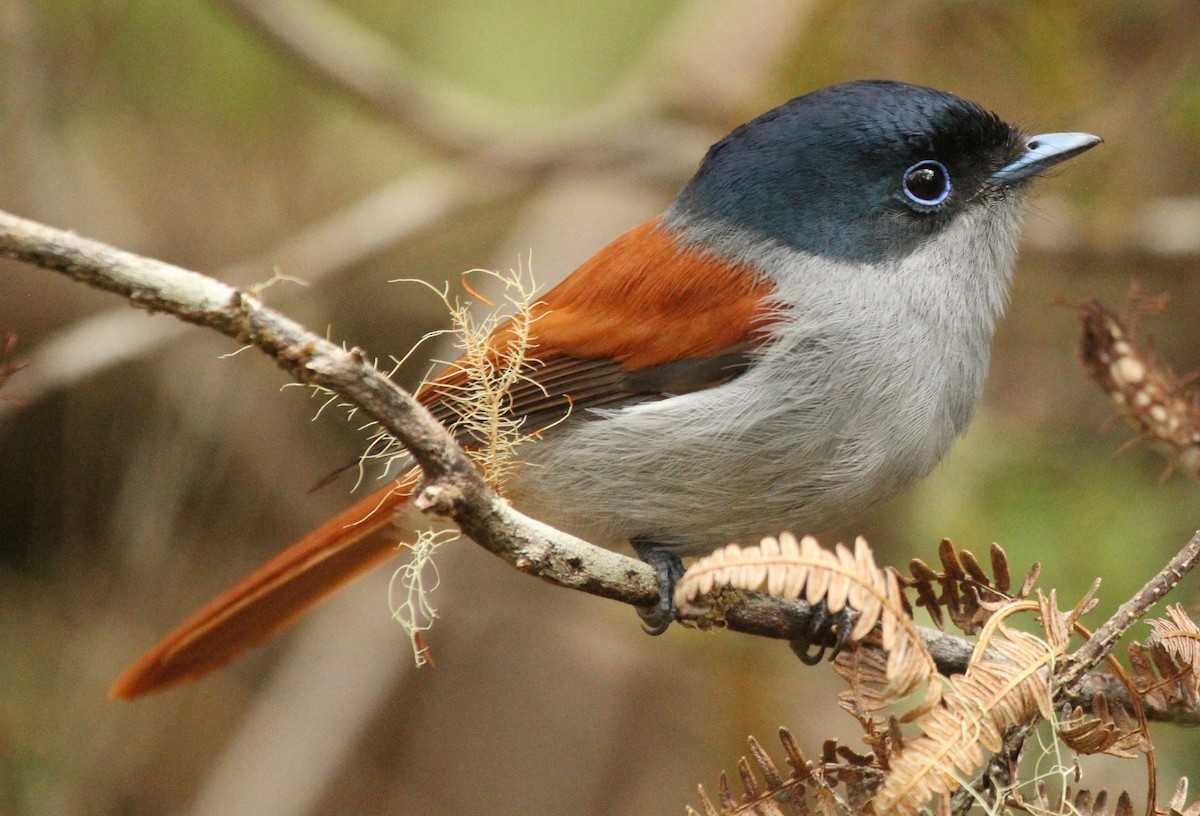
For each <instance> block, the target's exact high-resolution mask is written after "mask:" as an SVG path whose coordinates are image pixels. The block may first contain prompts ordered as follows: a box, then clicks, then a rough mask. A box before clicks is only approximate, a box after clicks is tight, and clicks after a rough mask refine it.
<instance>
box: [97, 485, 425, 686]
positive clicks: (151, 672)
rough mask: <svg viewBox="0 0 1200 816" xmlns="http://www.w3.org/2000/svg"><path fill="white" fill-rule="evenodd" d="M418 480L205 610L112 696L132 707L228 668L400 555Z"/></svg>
mask: <svg viewBox="0 0 1200 816" xmlns="http://www.w3.org/2000/svg"><path fill="white" fill-rule="evenodd" d="M416 484H417V476H416V474H415V473H412V474H409V475H408V476H406V477H404V478H401V479H400V480H398V481H396V482H394V483H392V484H390V485H389V486H388V487H386V488H384V489H382V490H379V491H376V492H375V493H372V494H371V495H369V496H367V497H365V498H364V499H362V500H361V501H359V502H356V503H355V504H354V505H352V506H351V507H349V508H347V509H346V510H344V511H343V512H341V513H339V514H338V515H337V516H335V517H333V518H331V519H329V520H328V521H327V522H325V523H324V524H322V525H321V526H320V527H317V528H316V529H315V530H313V531H312V532H310V533H309V534H308V535H306V536H304V538H302V539H300V540H299V541H297V542H296V543H295V544H293V545H292V546H290V547H288V548H287V549H286V550H284V551H283V552H281V553H279V554H278V555H276V556H275V557H274V558H272V559H271V560H270V561H268V562H266V563H265V564H263V565H262V566H261V567H259V568H258V569H256V570H255V571H254V572H252V573H250V574H249V575H247V576H246V577H245V578H243V579H242V580H241V581H239V582H238V583H237V584H235V585H234V586H232V587H230V588H229V589H227V590H226V591H225V592H223V593H221V594H220V595H218V596H217V597H216V598H214V599H213V600H211V601H210V602H209V603H207V604H205V605H204V606H203V607H202V608H201V609H199V610H198V611H197V612H196V613H195V614H194V615H192V616H191V617H190V618H188V619H187V620H185V621H184V622H183V623H181V624H180V625H179V626H178V627H176V628H175V630H174V631H173V632H171V633H170V634H169V635H167V636H166V637H165V638H163V639H162V640H161V641H160V642H159V643H158V645H156V646H155V647H154V648H152V649H151V650H150V651H148V652H146V654H144V655H142V656H141V657H140V658H139V659H138V660H137V661H136V662H134V663H133V664H132V665H131V666H130V667H129V668H128V669H126V670H125V672H124V673H122V674H121V676H120V677H118V678H117V680H116V682H115V683H113V685H112V687H111V688H110V689H109V697H111V698H119V699H123V700H131V699H133V698H135V697H140V696H142V695H143V694H148V693H150V692H152V691H158V690H160V689H164V688H167V687H169V686H173V685H175V684H176V683H181V682H183V681H185V680H196V679H198V678H200V677H203V676H204V675H206V674H208V673H209V672H212V671H215V670H216V669H219V668H221V667H222V666H224V665H226V664H227V663H230V662H232V661H233V660H234V659H235V658H237V657H238V656H239V655H241V654H242V653H243V652H245V651H246V650H247V649H250V648H252V647H254V646H257V645H259V644H260V643H262V642H263V641H265V640H268V639H269V638H271V637H272V636H274V635H276V634H278V633H279V632H280V631H282V630H283V629H286V628H287V627H288V626H290V625H291V624H293V623H295V622H296V621H297V620H299V618H300V617H302V616H303V615H304V614H305V613H306V612H307V611H308V610H309V609H311V608H312V607H313V606H315V605H316V604H318V603H320V602H321V601H322V600H323V599H324V598H325V597H326V596H328V595H330V594H331V593H332V592H334V591H335V590H336V589H338V588H339V587H341V586H342V585H343V584H345V583H347V582H349V581H351V580H352V579H354V578H356V577H358V576H359V575H360V574H362V573H363V572H365V571H366V570H368V569H370V568H371V567H373V566H375V565H376V564H378V563H380V562H381V561H384V560H385V559H387V558H388V557H390V556H391V555H394V554H395V553H396V545H397V543H398V538H399V535H398V532H397V531H396V530H395V525H394V524H393V523H392V520H393V517H394V516H395V514H396V512H397V511H398V510H400V509H401V508H402V507H403V506H404V505H405V504H406V503H407V502H408V500H409V499H410V498H411V496H412V493H413V490H414V489H415V487H416Z"/></svg>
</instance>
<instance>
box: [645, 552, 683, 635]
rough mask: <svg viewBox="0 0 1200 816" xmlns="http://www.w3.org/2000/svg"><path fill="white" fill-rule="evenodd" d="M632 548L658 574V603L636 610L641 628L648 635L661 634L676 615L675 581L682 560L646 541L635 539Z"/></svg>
mask: <svg viewBox="0 0 1200 816" xmlns="http://www.w3.org/2000/svg"><path fill="white" fill-rule="evenodd" d="M633 549H634V550H635V551H636V552H637V554H638V557H639V558H641V559H642V560H643V561H645V562H646V563H647V564H649V565H650V566H651V567H653V568H654V572H655V575H657V576H658V603H657V604H655V605H654V606H649V607H643V608H641V609H638V611H637V613H638V616H639V617H641V619H642V630H643V631H644V632H645V633H646V634H648V635H661V634H662V633H663V632H665V631H667V628H668V627H669V626H670V625H671V622H672V621H673V620H675V617H676V614H675V613H676V610H675V583H676V582H677V581H678V580H679V579H680V578H682V577H683V562H682V561H680V560H679V556H677V555H675V554H673V553H671V552H668V551H667V550H663V549H660V548H658V547H656V546H655V545H654V544H653V543H650V542H647V541H640V540H637V539H635V540H634V541H633Z"/></svg>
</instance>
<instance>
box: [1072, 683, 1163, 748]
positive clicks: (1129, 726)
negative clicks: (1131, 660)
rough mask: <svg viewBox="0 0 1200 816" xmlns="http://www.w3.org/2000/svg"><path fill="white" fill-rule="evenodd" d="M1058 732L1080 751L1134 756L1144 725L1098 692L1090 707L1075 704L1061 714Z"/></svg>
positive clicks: (1141, 737) (1141, 738) (1140, 741)
mask: <svg viewBox="0 0 1200 816" xmlns="http://www.w3.org/2000/svg"><path fill="white" fill-rule="evenodd" d="M1058 735H1059V737H1061V738H1062V740H1063V742H1065V743H1066V744H1067V746H1068V747H1069V748H1070V749H1071V750H1072V751H1075V752H1076V753H1079V754H1109V755H1111V756H1116V757H1122V758H1125V759H1131V758H1133V757H1135V756H1137V754H1135V753H1133V751H1132V750H1131V749H1137V748H1139V747H1140V746H1141V744H1142V740H1143V735H1142V732H1141V729H1139V728H1138V727H1137V724H1136V723H1134V722H1133V720H1132V718H1131V717H1130V716H1129V712H1127V711H1126V710H1125V709H1124V708H1123V707H1121V706H1117V707H1116V708H1115V709H1110V708H1109V705H1108V698H1107V697H1105V696H1104V695H1103V694H1101V693H1099V692H1097V693H1096V695H1095V696H1093V697H1092V705H1091V710H1090V711H1084V710H1083V708H1082V707H1080V706H1076V707H1075V709H1074V710H1067V711H1064V712H1063V713H1062V714H1061V715H1060V716H1059V718H1058Z"/></svg>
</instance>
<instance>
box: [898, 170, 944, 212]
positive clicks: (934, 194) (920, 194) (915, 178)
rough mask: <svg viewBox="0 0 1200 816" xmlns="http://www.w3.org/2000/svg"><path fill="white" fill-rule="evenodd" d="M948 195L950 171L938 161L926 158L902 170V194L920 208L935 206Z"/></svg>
mask: <svg viewBox="0 0 1200 816" xmlns="http://www.w3.org/2000/svg"><path fill="white" fill-rule="evenodd" d="M949 195H950V173H949V171H948V170H946V166H945V165H944V164H942V163H941V162H940V161H935V160H934V159H926V160H925V161H919V162H917V163H916V164H914V165H913V166H912V167H910V168H908V169H907V170H905V171H904V196H905V198H907V199H908V200H909V201H910V202H912V203H913V204H915V205H917V207H918V208H920V209H926V208H928V207H936V206H937V205H938V204H941V203H942V202H943V201H945V200H946V197H947V196H949Z"/></svg>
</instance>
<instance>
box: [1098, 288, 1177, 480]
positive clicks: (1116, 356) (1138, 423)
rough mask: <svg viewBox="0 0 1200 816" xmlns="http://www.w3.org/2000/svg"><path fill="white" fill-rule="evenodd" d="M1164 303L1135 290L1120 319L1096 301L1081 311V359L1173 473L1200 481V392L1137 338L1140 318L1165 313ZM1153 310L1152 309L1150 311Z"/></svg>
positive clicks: (1119, 413)
mask: <svg viewBox="0 0 1200 816" xmlns="http://www.w3.org/2000/svg"><path fill="white" fill-rule="evenodd" d="M1161 303H1162V302H1161V300H1160V301H1157V302H1156V301H1154V300H1147V299H1145V298H1143V297H1141V295H1140V294H1139V293H1138V292H1137V291H1136V290H1134V291H1133V292H1131V294H1130V297H1129V301H1128V302H1127V304H1126V307H1125V309H1124V312H1125V314H1124V315H1123V316H1119V315H1118V314H1117V313H1116V312H1115V311H1113V310H1112V309H1109V308H1108V307H1106V306H1104V305H1103V304H1101V303H1100V302H1099V301H1097V300H1092V301H1090V302H1087V303H1083V304H1080V306H1079V319H1080V322H1081V323H1082V324H1083V340H1082V344H1081V348H1080V356H1081V358H1082V361H1083V367H1084V368H1085V369H1086V370H1087V373H1088V375H1089V376H1090V377H1091V378H1092V380H1093V381H1095V383H1096V384H1097V385H1098V386H1100V388H1101V389H1102V390H1103V391H1104V392H1105V393H1107V394H1108V396H1109V398H1110V399H1111V400H1112V402H1113V404H1114V405H1115V406H1116V409H1117V414H1118V415H1119V416H1120V417H1122V418H1123V419H1125V420H1126V421H1127V422H1129V424H1130V425H1132V426H1133V427H1134V429H1135V430H1136V431H1137V432H1138V438H1140V439H1145V440H1146V441H1148V442H1149V443H1150V446H1151V447H1152V448H1154V449H1155V450H1157V451H1158V452H1159V453H1161V454H1162V455H1163V456H1164V457H1166V459H1167V470H1166V472H1165V473H1164V474H1163V475H1164V477H1165V476H1167V475H1169V474H1170V473H1171V471H1173V470H1176V469H1178V470H1182V471H1184V472H1185V473H1187V474H1188V475H1190V476H1193V477H1196V476H1197V475H1200V388H1198V386H1197V383H1196V381H1195V380H1194V378H1186V379H1183V380H1181V379H1180V378H1179V377H1178V376H1176V374H1175V373H1174V372H1173V371H1172V370H1171V369H1170V368H1169V367H1167V366H1164V365H1161V364H1160V363H1159V362H1158V360H1157V359H1156V357H1155V353H1154V348H1153V345H1152V344H1151V342H1150V341H1149V340H1148V339H1146V340H1141V341H1139V339H1138V338H1137V337H1136V330H1135V327H1134V325H1133V324H1134V322H1135V321H1136V317H1137V315H1138V313H1139V312H1141V313H1148V312H1150V311H1161V310H1162V306H1161ZM1148 304H1149V305H1148Z"/></svg>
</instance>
